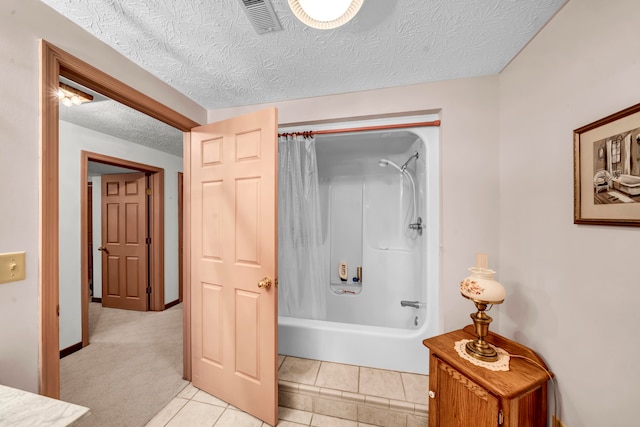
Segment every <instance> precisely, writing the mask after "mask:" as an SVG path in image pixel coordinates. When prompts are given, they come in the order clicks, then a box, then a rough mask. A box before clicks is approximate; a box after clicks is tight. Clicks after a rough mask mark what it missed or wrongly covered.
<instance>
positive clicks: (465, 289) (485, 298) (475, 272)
mask: <svg viewBox="0 0 640 427" xmlns="http://www.w3.org/2000/svg"><path fill="white" fill-rule="evenodd" d="M469 271H470V272H471V275H470V276H469V277H467V278H465V279H464V280H463V281H462V282H460V293H461V294H462V295H463V296H464V297H466V298H469V299H470V300H472V301H476V302H480V303H485V304H500V303H502V302H503V301H504V297H505V290H504V287H503V286H502V285H501V284H500V283H499V282H498V281H497V280H495V279H494V278H493V276H494V274H496V272H495V271H493V270H490V269H488V268H482V267H471V268H469Z"/></svg>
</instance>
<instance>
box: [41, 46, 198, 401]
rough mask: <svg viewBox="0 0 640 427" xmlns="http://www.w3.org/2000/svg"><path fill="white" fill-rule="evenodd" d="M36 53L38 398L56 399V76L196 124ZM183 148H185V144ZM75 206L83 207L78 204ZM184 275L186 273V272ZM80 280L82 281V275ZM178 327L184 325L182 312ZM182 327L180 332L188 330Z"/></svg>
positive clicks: (172, 121)
mask: <svg viewBox="0 0 640 427" xmlns="http://www.w3.org/2000/svg"><path fill="white" fill-rule="evenodd" d="M40 53H41V73H40V76H41V81H40V83H41V84H40V110H41V116H40V117H41V185H40V187H41V192H40V194H41V196H40V197H41V200H40V205H41V212H40V218H41V220H40V242H41V243H40V277H39V293H40V306H41V315H40V337H41V338H40V373H39V389H40V394H42V395H45V396H49V397H53V398H59V396H60V358H59V336H60V330H59V328H60V325H59V318H58V313H59V285H60V283H59V259H60V253H59V242H60V233H59V165H58V157H59V135H58V132H59V123H58V117H59V113H58V108H59V105H58V99H57V97H56V95H55V94H56V89H57V87H58V81H59V78H60V77H61V76H62V77H65V78H68V79H71V80H73V81H75V82H77V83H79V84H81V85H83V86H86V87H88V88H90V89H92V90H95V91H98V92H100V93H102V94H103V95H105V96H107V97H109V98H111V99H113V100H115V101H117V102H120V103H122V104H124V105H127V106H129V107H131V108H133V109H135V110H138V111H140V112H142V113H144V114H146V115H149V116H151V117H153V118H155V119H157V120H160V121H162V122H164V123H166V124H168V125H170V126H173V127H175V128H177V129H179V130H180V131H182V132H188V131H189V130H190V129H191V128H193V127H195V126H198V125H199V124H198V123H197V122H195V121H193V120H191V119H189V118H187V117H185V116H183V115H181V114H179V113H177V112H175V111H173V110H171V109H170V108H168V107H166V106H165V105H163V104H161V103H159V102H158V101H155V100H154V99H152V98H150V97H149V96H147V95H145V94H143V93H141V92H139V91H137V90H135V89H133V88H131V87H129V86H127V85H125V84H124V83H122V82H120V81H118V80H116V79H114V78H113V77H111V76H109V75H107V74H105V73H103V72H101V71H100V70H98V69H96V68H94V67H92V66H90V65H89V64H86V63H85V62H83V61H80V60H79V59H78V58H75V57H74V56H72V55H70V54H68V53H66V52H65V51H63V50H61V49H58V48H57V47H55V46H53V45H51V44H49V43H47V42H46V41H44V40H41V42H40ZM188 138H189V137H188V136H185V139H187V140H188ZM185 145H186V146H187V147H188V144H185ZM184 158H187V159H188V158H189V157H188V155H185V156H184ZM187 167H188V166H187ZM85 181H86V180H85ZM188 196H189V195H188V194H185V206H188V203H189V201H188ZM81 197H86V192H85V193H84V195H82V193H81ZM81 206H86V205H84V204H82V205H81ZM81 217H82V218H86V215H81ZM185 235H186V236H188V233H187V232H185ZM83 246H84V245H83ZM82 265H83V266H84V268H86V265H87V259H86V258H83V259H82ZM185 274H188V269H186V272H185ZM82 277H86V274H84V275H83V276H82ZM185 281H188V279H186V280H185ZM87 292H88V289H87ZM87 297H88V295H87ZM83 299H84V300H86V299H85V298H83ZM184 300H185V302H187V304H185V305H186V306H188V302H189V292H188V287H187V288H186V289H185V295H184ZM183 323H184V325H189V313H188V310H185V314H184V321H183ZM184 325H183V327H184V328H185V329H188V327H186V326H184ZM187 339H188V336H185V340H187ZM184 349H185V350H184V351H188V346H187V345H184ZM189 358H190V356H187V357H185V372H184V375H185V377H188V376H189V375H190V371H189V369H187V368H186V367H187V365H188V360H189Z"/></svg>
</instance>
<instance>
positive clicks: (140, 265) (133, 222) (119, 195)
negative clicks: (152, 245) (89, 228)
mask: <svg viewBox="0 0 640 427" xmlns="http://www.w3.org/2000/svg"><path fill="white" fill-rule="evenodd" d="M146 188H147V178H146V176H145V174H144V173H131V174H117V175H103V176H102V245H101V246H100V248H99V249H100V250H101V251H102V305H103V306H105V307H111V308H123V309H127V310H138V311H146V310H147V309H148V297H147V287H148V280H147V278H148V245H147V223H148V218H147V194H146Z"/></svg>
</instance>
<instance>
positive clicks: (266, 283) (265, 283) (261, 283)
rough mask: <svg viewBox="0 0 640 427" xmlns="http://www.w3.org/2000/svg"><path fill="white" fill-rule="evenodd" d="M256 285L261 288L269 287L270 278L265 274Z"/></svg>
mask: <svg viewBox="0 0 640 427" xmlns="http://www.w3.org/2000/svg"><path fill="white" fill-rule="evenodd" d="M258 287H259V288H261V289H269V288H271V279H269V278H268V277H267V276H265V277H263V278H262V280H260V281H259V282H258Z"/></svg>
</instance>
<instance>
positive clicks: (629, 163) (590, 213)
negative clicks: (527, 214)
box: [573, 104, 640, 227]
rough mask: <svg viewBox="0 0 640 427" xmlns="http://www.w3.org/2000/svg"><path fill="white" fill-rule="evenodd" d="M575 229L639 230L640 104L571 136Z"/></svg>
mask: <svg viewBox="0 0 640 427" xmlns="http://www.w3.org/2000/svg"><path fill="white" fill-rule="evenodd" d="M573 171H574V178H573V190H574V201H573V213H574V215H573V216H574V218H573V222H574V224H591V225H614V226H634V227H640V104H636V105H633V106H631V107H629V108H626V109H624V110H622V111H619V112H617V113H614V114H611V115H610V116H607V117H604V118H602V119H600V120H597V121H595V122H593V123H590V124H588V125H585V126H582V127H581V128H578V129H576V130H574V131H573Z"/></svg>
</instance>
